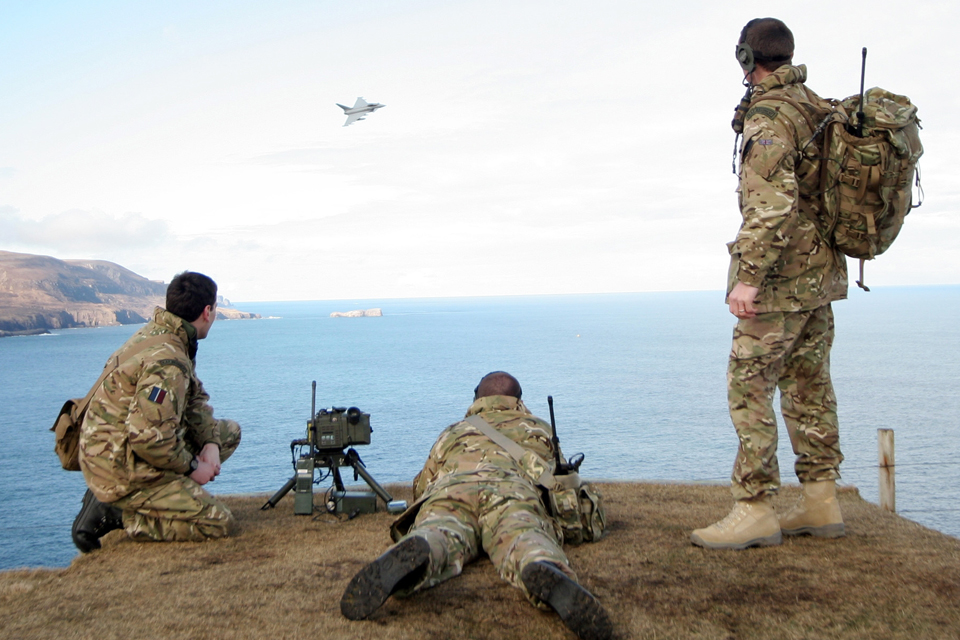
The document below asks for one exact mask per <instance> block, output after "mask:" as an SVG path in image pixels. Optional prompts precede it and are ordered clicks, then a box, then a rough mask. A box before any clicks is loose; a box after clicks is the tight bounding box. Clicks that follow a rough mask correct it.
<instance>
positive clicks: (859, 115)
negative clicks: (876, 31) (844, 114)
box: [857, 47, 867, 138]
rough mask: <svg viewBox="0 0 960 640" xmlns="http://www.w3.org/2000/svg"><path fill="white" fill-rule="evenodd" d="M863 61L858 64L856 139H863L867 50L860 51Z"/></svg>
mask: <svg viewBox="0 0 960 640" xmlns="http://www.w3.org/2000/svg"><path fill="white" fill-rule="evenodd" d="M862 55H863V59H862V60H861V62H860V110H859V111H857V137H859V138H862V137H863V119H864V117H865V116H864V114H863V80H864V78H865V77H866V75H867V48H866V47H864V48H863V51H862Z"/></svg>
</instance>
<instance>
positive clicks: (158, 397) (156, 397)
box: [147, 387, 167, 404]
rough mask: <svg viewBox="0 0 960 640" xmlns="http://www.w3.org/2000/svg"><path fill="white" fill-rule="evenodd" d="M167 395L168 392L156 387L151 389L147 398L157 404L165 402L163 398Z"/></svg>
mask: <svg viewBox="0 0 960 640" xmlns="http://www.w3.org/2000/svg"><path fill="white" fill-rule="evenodd" d="M166 397H167V392H166V391H164V390H163V389H161V388H160V387H154V388H153V389H151V390H150V395H149V396H148V397H147V399H148V400H149V401H150V402H153V403H155V404H163V399H164V398H166Z"/></svg>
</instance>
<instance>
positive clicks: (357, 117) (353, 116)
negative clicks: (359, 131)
mask: <svg viewBox="0 0 960 640" xmlns="http://www.w3.org/2000/svg"><path fill="white" fill-rule="evenodd" d="M366 115H367V112H363V113H351V114H350V115H349V116H347V121H346V122H344V123H343V126H345V127H348V126H350V125H351V124H353V123H354V122H356V121H357V120H363V119H364V117H366Z"/></svg>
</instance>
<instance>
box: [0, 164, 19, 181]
mask: <svg viewBox="0 0 960 640" xmlns="http://www.w3.org/2000/svg"><path fill="white" fill-rule="evenodd" d="M16 172H17V170H16V169H14V168H13V167H0V179H2V178H12V177H13V174H15V173H16Z"/></svg>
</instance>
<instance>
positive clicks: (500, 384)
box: [473, 371, 523, 400]
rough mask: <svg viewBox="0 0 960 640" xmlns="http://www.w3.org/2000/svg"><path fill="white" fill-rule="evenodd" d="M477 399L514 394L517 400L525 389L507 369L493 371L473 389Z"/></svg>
mask: <svg viewBox="0 0 960 640" xmlns="http://www.w3.org/2000/svg"><path fill="white" fill-rule="evenodd" d="M473 395H474V398H475V399H479V398H486V397H487V396H513V397H514V398H516V399H517V400H519V399H520V396H522V395H523V389H521V388H520V383H519V382H517V379H516V378H514V377H513V376H512V375H510V374H509V373H507V372H506V371H491V372H490V373H488V374H487V375H485V376H483V378H481V379H480V384H478V385H477V388H476V389H474V390H473Z"/></svg>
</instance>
